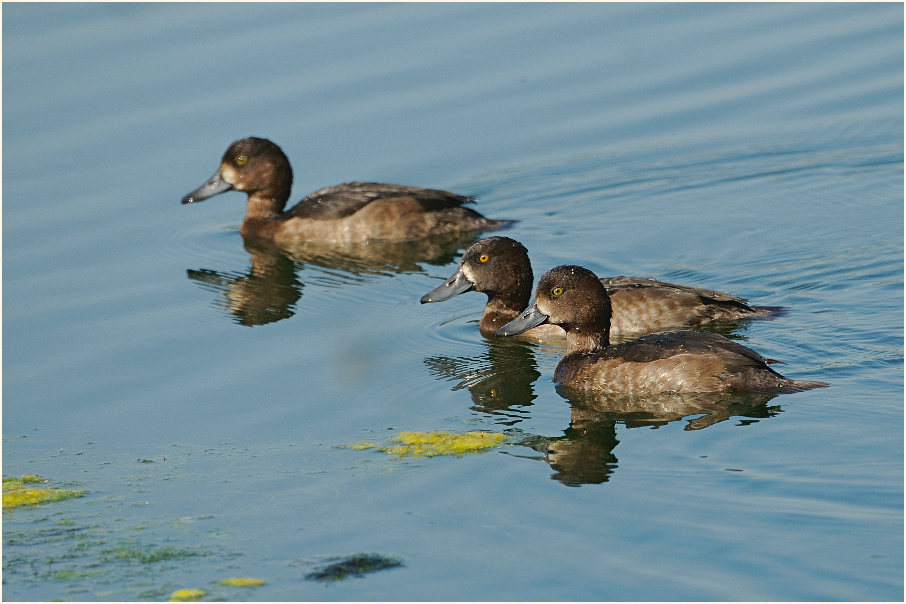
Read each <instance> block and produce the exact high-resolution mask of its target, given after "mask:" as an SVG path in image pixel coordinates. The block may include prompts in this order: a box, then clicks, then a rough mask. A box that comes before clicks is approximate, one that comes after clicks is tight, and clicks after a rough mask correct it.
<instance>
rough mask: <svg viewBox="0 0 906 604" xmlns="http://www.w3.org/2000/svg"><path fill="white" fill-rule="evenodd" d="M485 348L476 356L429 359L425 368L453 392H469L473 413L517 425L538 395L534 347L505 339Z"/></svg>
mask: <svg viewBox="0 0 906 604" xmlns="http://www.w3.org/2000/svg"><path fill="white" fill-rule="evenodd" d="M484 345H485V351H484V353H482V354H481V355H479V356H477V357H471V358H470V357H448V356H442V355H439V356H432V357H428V358H426V359H425V365H426V366H427V367H428V371H429V372H430V373H431V374H432V375H433V376H435V377H437V378H439V379H443V380H446V381H451V382H455V385H454V386H453V390H461V389H463V388H465V389H468V391H469V394H470V396H471V397H472V402H473V405H472V407H471V408H472V409H473V410H475V411H479V412H482V413H487V414H489V415H494V416H496V417H497V418H498V419H499V422H500V423H501V424H503V425H513V424H516V423H518V422H520V421H522V420H523V419H525V416H526V415H525V413H526V412H525V408H527V407H530V406H531V405H532V404H533V401H534V400H535V397H536V396H537V395H536V394H535V390H534V383H535V381H536V380H537V379H538V378H539V377H540V376H541V372H540V371H538V367H537V364H536V362H535V353H534V351H533V345H532V344H531V343H528V342H524V341H520V340H515V339H504V338H489V339H487V340H485V341H484Z"/></svg>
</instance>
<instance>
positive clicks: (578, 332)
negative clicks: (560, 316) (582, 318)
mask: <svg viewBox="0 0 906 604" xmlns="http://www.w3.org/2000/svg"><path fill="white" fill-rule="evenodd" d="M608 346H610V328H609V327H604V328H603V329H600V330H592V331H589V330H582V329H577V328H571V329H567V330H566V352H567V354H572V353H574V352H579V353H589V352H601V351H602V350H604V349H605V348H607V347H608Z"/></svg>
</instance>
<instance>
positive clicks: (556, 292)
mask: <svg viewBox="0 0 906 604" xmlns="http://www.w3.org/2000/svg"><path fill="white" fill-rule="evenodd" d="M551 293H552V294H553V295H555V296H559V295H560V294H562V293H563V288H562V287H555V288H554V289H552V290H551Z"/></svg>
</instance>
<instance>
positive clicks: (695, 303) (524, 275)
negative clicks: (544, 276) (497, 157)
mask: <svg viewBox="0 0 906 604" xmlns="http://www.w3.org/2000/svg"><path fill="white" fill-rule="evenodd" d="M532 279H533V275H532V265H531V262H530V261H529V256H528V250H527V249H526V248H525V246H524V245H522V244H521V243H519V242H518V241H516V240H515V239H511V238H510V237H503V236H495V237H487V238H484V239H479V240H478V241H476V242H475V243H473V244H472V245H471V246H470V247H469V248H468V249H466V251H465V252H464V253H463V255H462V259H461V260H460V262H459V266H458V267H457V269H456V272H454V273H453V275H452V276H451V277H450V278H449V279H447V280H446V281H444V282H443V283H442V284H441V285H439V286H437V287H436V288H434V289H433V290H431V291H430V292H428V293H427V294H425V295H424V296H422V297H421V300H420V301H421V303H422V304H426V303H428V302H441V301H443V300H448V299H450V298H452V297H453V296H456V295H459V294H462V293H465V292H468V291H477V292H482V293H484V294H487V296H488V301H487V303H486V305H485V308H484V312H483V313H482V315H481V319H480V320H479V321H478V328H479V330H480V331H481V332H482V333H483V334H487V335H492V334H495V333H496V332H497V330H498V329H500V328H501V327H503V326H504V325H505V324H506V323H508V322H509V321H512V320H513V319H515V318H516V317H517V316H519V314H520V313H521V312H522V310H523V309H525V307H526V306H528V303H529V299H530V298H531V296H532ZM600 281H601V283H602V284H603V285H604V287H605V289H606V290H607V293H608V296H609V298H610V304H611V308H612V316H611V320H610V334H611V336H613V337H615V338H617V337H619V338H624V337H632V336H637V335H642V334H645V333H653V332H658V331H665V330H668V329H677V328H681V327H698V326H701V325H705V324H707V323H711V322H713V321H737V320H740V319H754V318H759V317H760V318H767V317H771V316H774V315H776V314H779V313H780V312H782V309H781V308H780V307H776V306H750V305H749V304H748V303H747V301H746V300H744V299H743V298H738V297H736V296H732V295H730V294H725V293H723V292H719V291H714V290H710V289H701V288H698V287H690V286H686V285H676V284H674V283H667V282H664V281H657V280H655V279H647V278H642V277H624V276H620V277H609V278H604V279H601V280H600ZM563 334H564V332H563V330H562V329H561V328H559V327H557V326H556V325H552V324H546V325H540V326H538V327H537V328H534V329H533V330H531V331H530V332H528V333H527V334H526V335H527V336H528V337H529V339H535V340H547V339H549V338H551V337H556V336H560V337H562V336H563Z"/></svg>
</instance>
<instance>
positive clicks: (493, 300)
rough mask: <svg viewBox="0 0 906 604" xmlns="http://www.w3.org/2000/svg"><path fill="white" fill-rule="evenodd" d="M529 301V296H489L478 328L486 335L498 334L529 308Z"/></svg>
mask: <svg viewBox="0 0 906 604" xmlns="http://www.w3.org/2000/svg"><path fill="white" fill-rule="evenodd" d="M529 294H531V292H529ZM528 301H529V296H528V295H525V296H523V295H520V294H510V295H505V294H493V295H491V294H489V295H488V303H487V304H486V305H485V307H484V312H483V313H482V315H481V321H479V322H478V328H479V329H480V330H481V331H482V332H485V333H496V332H497V330H498V329H500V328H501V327H503V326H504V325H506V324H507V323H509V322H510V321H512V320H513V319H515V318H516V317H518V316H519V313H521V312H522V311H523V310H524V309H525V307H526V306H528Z"/></svg>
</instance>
